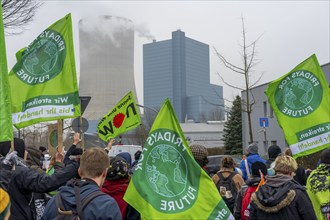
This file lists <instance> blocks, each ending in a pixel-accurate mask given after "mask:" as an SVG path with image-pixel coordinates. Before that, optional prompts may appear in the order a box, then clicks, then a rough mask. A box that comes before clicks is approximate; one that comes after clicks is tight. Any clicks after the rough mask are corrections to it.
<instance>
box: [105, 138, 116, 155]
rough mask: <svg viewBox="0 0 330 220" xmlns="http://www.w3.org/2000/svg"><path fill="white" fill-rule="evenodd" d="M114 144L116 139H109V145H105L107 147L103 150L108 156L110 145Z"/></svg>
mask: <svg viewBox="0 0 330 220" xmlns="http://www.w3.org/2000/svg"><path fill="white" fill-rule="evenodd" d="M115 142H116V139H110V141H109V143H108V144H107V146H106V147H105V148H104V150H105V152H106V153H107V154H109V151H110V150H111V148H112V145H113V144H114V143H115Z"/></svg>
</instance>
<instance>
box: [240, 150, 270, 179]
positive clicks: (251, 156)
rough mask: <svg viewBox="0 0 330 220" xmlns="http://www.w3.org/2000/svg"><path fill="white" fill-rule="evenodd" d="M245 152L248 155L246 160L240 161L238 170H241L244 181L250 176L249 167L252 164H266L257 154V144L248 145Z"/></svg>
mask: <svg viewBox="0 0 330 220" xmlns="http://www.w3.org/2000/svg"><path fill="white" fill-rule="evenodd" d="M247 152H248V154H247V158H246V160H242V161H241V164H240V169H241V170H242V173H243V179H244V181H246V180H247V179H248V176H249V175H250V174H251V172H252V170H251V165H252V164H253V163H254V162H256V161H260V162H262V163H266V160H264V159H262V158H261V157H260V155H259V154H258V144H256V143H252V144H250V145H249V147H248V149H247Z"/></svg>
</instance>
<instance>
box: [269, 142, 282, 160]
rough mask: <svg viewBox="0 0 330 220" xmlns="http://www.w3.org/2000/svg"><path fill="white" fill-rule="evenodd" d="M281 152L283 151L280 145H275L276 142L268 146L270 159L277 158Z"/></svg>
mask: <svg viewBox="0 0 330 220" xmlns="http://www.w3.org/2000/svg"><path fill="white" fill-rule="evenodd" d="M281 153H282V150H281V148H280V147H279V146H277V145H275V144H274V145H272V146H270V147H269V148H268V157H269V159H274V160H275V159H276V157H277V156H278V155H280V154H281Z"/></svg>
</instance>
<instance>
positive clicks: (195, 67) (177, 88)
mask: <svg viewBox="0 0 330 220" xmlns="http://www.w3.org/2000/svg"><path fill="white" fill-rule="evenodd" d="M209 53H210V52H209V45H207V44H204V43H201V42H199V41H196V40H193V39H191V38H188V37H186V36H185V33H184V32H182V31H180V30H177V31H174V32H172V39H170V40H164V41H158V42H156V41H154V42H152V43H149V44H144V45H143V76H144V79H143V89H144V105H145V106H147V107H150V108H153V109H159V108H160V107H161V106H162V103H163V102H164V99H166V98H169V99H170V100H171V103H172V105H173V108H174V110H175V112H176V115H177V117H178V120H179V121H180V122H185V121H188V120H189V121H191V120H192V121H194V122H205V121H207V120H223V119H224V107H223V106H224V101H223V89H222V87H221V86H218V85H212V84H210V55H209Z"/></svg>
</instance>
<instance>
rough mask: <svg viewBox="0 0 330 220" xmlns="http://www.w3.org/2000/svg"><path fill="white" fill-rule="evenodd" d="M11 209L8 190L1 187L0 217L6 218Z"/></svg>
mask: <svg viewBox="0 0 330 220" xmlns="http://www.w3.org/2000/svg"><path fill="white" fill-rule="evenodd" d="M9 209H10V199H9V195H8V193H7V192H6V191H4V190H3V189H1V188H0V219H4V218H5V216H6V214H7V213H8V211H9Z"/></svg>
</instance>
